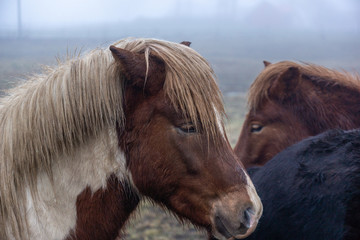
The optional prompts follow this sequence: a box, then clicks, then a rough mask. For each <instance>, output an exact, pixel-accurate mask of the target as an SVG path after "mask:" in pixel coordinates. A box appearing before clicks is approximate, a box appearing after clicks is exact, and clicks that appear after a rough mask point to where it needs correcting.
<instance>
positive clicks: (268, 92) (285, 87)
mask: <svg viewBox="0 0 360 240" xmlns="http://www.w3.org/2000/svg"><path fill="white" fill-rule="evenodd" d="M264 64H265V69H264V70H263V71H262V72H261V73H260V74H259V76H258V77H257V78H256V79H255V81H254V82H253V84H252V85H251V87H250V89H249V92H248V107H249V112H248V113H247V116H246V118H245V121H244V124H243V127H242V130H241V134H240V136H239V139H238V141H237V144H236V146H235V149H234V151H235V152H236V154H237V156H239V158H240V159H241V160H242V162H243V164H244V166H245V168H249V167H252V166H262V165H264V164H265V163H266V162H267V161H269V160H270V159H271V158H272V157H273V156H275V155H276V154H277V153H279V152H281V151H282V150H284V149H285V148H286V147H288V146H290V145H292V144H294V143H296V142H298V141H300V140H302V139H304V138H306V137H309V136H315V135H317V134H320V133H322V132H324V131H326V130H329V129H334V128H340V129H344V130H350V129H354V128H359V127H360V104H359V102H360V77H359V75H355V74H350V73H346V72H339V71H336V70H330V69H328V68H325V67H321V66H317V65H313V64H299V63H295V62H290V61H283V62H279V63H275V64H271V63H269V62H266V61H264Z"/></svg>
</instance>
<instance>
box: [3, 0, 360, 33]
mask: <svg viewBox="0 0 360 240" xmlns="http://www.w3.org/2000/svg"><path fill="white" fill-rule="evenodd" d="M21 9H22V22H23V27H24V28H27V29H49V28H50V29H51V28H58V27H74V26H81V25H87V26H91V25H93V24H106V23H114V22H119V21H132V20H136V19H139V18H143V19H144V18H145V19H146V18H163V17H193V18H218V17H221V16H231V17H233V18H236V19H240V20H241V19H244V21H246V20H247V19H249V18H250V19H252V21H255V22H256V19H259V21H264V22H266V21H272V19H279V20H278V22H279V24H280V22H281V21H288V22H290V23H294V25H295V26H302V27H304V28H311V27H314V26H316V27H324V28H335V29H336V28H348V29H350V30H354V31H357V32H359V25H360V0H291V1H290V0H21ZM256 14H258V15H256ZM279 15H280V17H279ZM254 19H255V20H254ZM275 23H277V22H275ZM16 27H17V0H0V31H1V30H9V29H16Z"/></svg>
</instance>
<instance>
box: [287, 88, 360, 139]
mask: <svg viewBox="0 0 360 240" xmlns="http://www.w3.org/2000/svg"><path fill="white" fill-rule="evenodd" d="M326 87H327V86H316V87H312V88H310V89H308V90H307V92H305V93H304V94H305V95H306V97H304V98H305V100H304V98H303V97H301V98H299V99H298V102H297V104H298V106H297V107H296V108H293V109H295V110H296V113H295V114H298V115H299V118H303V119H304V122H305V123H306V124H307V126H308V127H309V128H310V129H311V131H312V134H314V135H316V134H319V133H321V132H323V131H326V130H328V129H332V128H341V129H353V128H359V127H360V105H359V102H360V90H359V89H360V88H358V89H355V88H350V87H346V86H341V85H335V86H329V87H328V88H329V89H325V88H326Z"/></svg>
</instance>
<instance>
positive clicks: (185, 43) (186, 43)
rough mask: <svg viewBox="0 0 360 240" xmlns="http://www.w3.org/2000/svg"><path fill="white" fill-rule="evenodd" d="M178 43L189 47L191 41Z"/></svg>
mask: <svg viewBox="0 0 360 240" xmlns="http://www.w3.org/2000/svg"><path fill="white" fill-rule="evenodd" d="M180 44H182V45H185V46H188V47H190V45H191V42H189V41H182V42H181V43H180Z"/></svg>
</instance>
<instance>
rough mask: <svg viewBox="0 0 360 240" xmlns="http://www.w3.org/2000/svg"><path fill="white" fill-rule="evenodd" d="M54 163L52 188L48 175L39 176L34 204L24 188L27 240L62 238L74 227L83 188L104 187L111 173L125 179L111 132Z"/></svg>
mask: <svg viewBox="0 0 360 240" xmlns="http://www.w3.org/2000/svg"><path fill="white" fill-rule="evenodd" d="M56 162H57V163H58V164H57V165H56V166H54V168H53V172H54V184H53V186H52V185H51V182H50V180H49V178H48V177H47V175H45V174H40V175H39V178H38V184H37V187H38V189H39V196H38V197H39V201H35V200H34V199H33V196H32V195H31V194H30V191H29V190H28V189H27V201H26V202H27V206H26V211H27V212H26V216H27V221H28V224H29V230H30V239H37V240H49V239H54V240H61V239H64V238H65V237H66V236H67V234H68V233H69V232H70V230H71V229H74V228H75V224H76V199H77V196H78V195H79V194H80V193H81V192H82V191H83V190H84V189H85V188H86V187H90V188H91V190H92V191H93V192H95V191H96V190H98V189H100V188H106V180H107V178H108V177H109V176H110V175H111V174H113V173H115V174H117V176H118V177H119V178H120V180H121V179H122V178H127V177H128V176H127V171H126V161H125V157H124V154H123V153H122V152H121V151H120V150H119V148H118V146H117V138H116V133H115V131H114V130H108V131H105V132H103V133H102V134H101V135H100V136H99V137H98V138H96V139H94V140H92V141H90V142H89V143H88V144H87V145H85V146H82V147H81V148H79V150H78V151H76V152H75V153H74V154H72V155H71V156H67V157H66V158H64V159H61V161H56ZM34 202H37V204H36V205H34Z"/></svg>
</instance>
